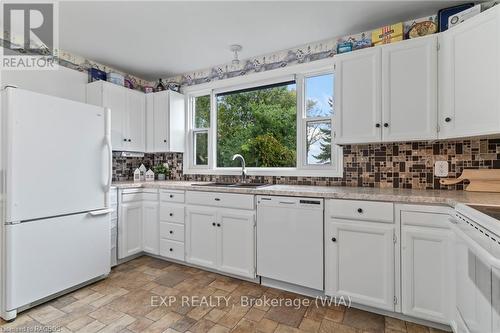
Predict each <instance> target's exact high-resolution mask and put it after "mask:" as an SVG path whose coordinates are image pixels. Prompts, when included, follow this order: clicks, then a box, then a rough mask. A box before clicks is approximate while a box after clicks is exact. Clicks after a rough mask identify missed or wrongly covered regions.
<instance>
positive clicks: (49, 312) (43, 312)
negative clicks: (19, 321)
mask: <svg viewBox="0 0 500 333" xmlns="http://www.w3.org/2000/svg"><path fill="white" fill-rule="evenodd" d="M65 314H66V313H64V312H63V311H61V310H59V309H56V308H55V307H53V306H51V305H40V306H37V307H36V308H34V309H33V310H32V311H30V313H29V316H30V317H31V318H33V319H34V320H36V321H37V322H39V323H41V324H47V323H49V322H51V321H53V320H55V319H57V318H60V317H63V316H64V315H65Z"/></svg>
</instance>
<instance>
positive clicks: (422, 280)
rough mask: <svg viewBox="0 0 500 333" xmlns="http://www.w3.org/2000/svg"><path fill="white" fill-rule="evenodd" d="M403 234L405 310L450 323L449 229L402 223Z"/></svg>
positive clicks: (403, 307)
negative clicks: (403, 224) (404, 224)
mask: <svg viewBox="0 0 500 333" xmlns="http://www.w3.org/2000/svg"><path fill="white" fill-rule="evenodd" d="M403 222H404V221H403ZM401 238H402V239H401V241H402V257H401V261H402V282H401V283H402V291H403V293H402V310H403V313H404V314H406V315H409V316H412V317H417V318H422V319H426V320H430V321H434V322H440V323H443V324H448V323H449V320H450V310H451V308H450V304H449V300H450V288H449V287H450V280H451V276H450V264H449V263H450V261H451V258H452V257H451V252H450V234H449V231H447V230H440V229H437V228H426V227H417V226H403V227H402V236H401Z"/></svg>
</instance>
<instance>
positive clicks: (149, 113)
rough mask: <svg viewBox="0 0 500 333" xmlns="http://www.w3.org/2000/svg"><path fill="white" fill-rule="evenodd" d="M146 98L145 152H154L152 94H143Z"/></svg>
mask: <svg viewBox="0 0 500 333" xmlns="http://www.w3.org/2000/svg"><path fill="white" fill-rule="evenodd" d="M145 99H146V152H147V153H154V152H155V149H154V148H155V147H154V127H155V120H154V94H153V93H149V94H146V96H145Z"/></svg>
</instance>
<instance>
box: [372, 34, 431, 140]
mask: <svg viewBox="0 0 500 333" xmlns="http://www.w3.org/2000/svg"><path fill="white" fill-rule="evenodd" d="M381 49H382V121H383V124H382V126H383V128H382V141H404V140H435V139H437V36H436V35H431V36H428V37H422V38H417V39H411V40H405V41H403V42H400V43H394V44H389V45H384V46H382V47H381Z"/></svg>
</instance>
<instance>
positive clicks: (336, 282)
mask: <svg viewBox="0 0 500 333" xmlns="http://www.w3.org/2000/svg"><path fill="white" fill-rule="evenodd" d="M394 231H395V228H394V225H393V224H389V223H376V222H358V221H352V220H342V219H329V220H328V221H327V224H326V239H325V268H326V269H325V272H326V279H325V293H326V294H327V295H329V296H344V297H350V298H351V300H352V301H353V302H355V303H358V304H363V305H368V306H373V307H376V308H379V309H385V310H389V311H394V309H395V307H394V306H395V302H394V300H395V298H394V297H395V293H394V292H395V289H394V287H395V285H394V277H395V270H394V262H395V256H394V254H395V246H394Z"/></svg>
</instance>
